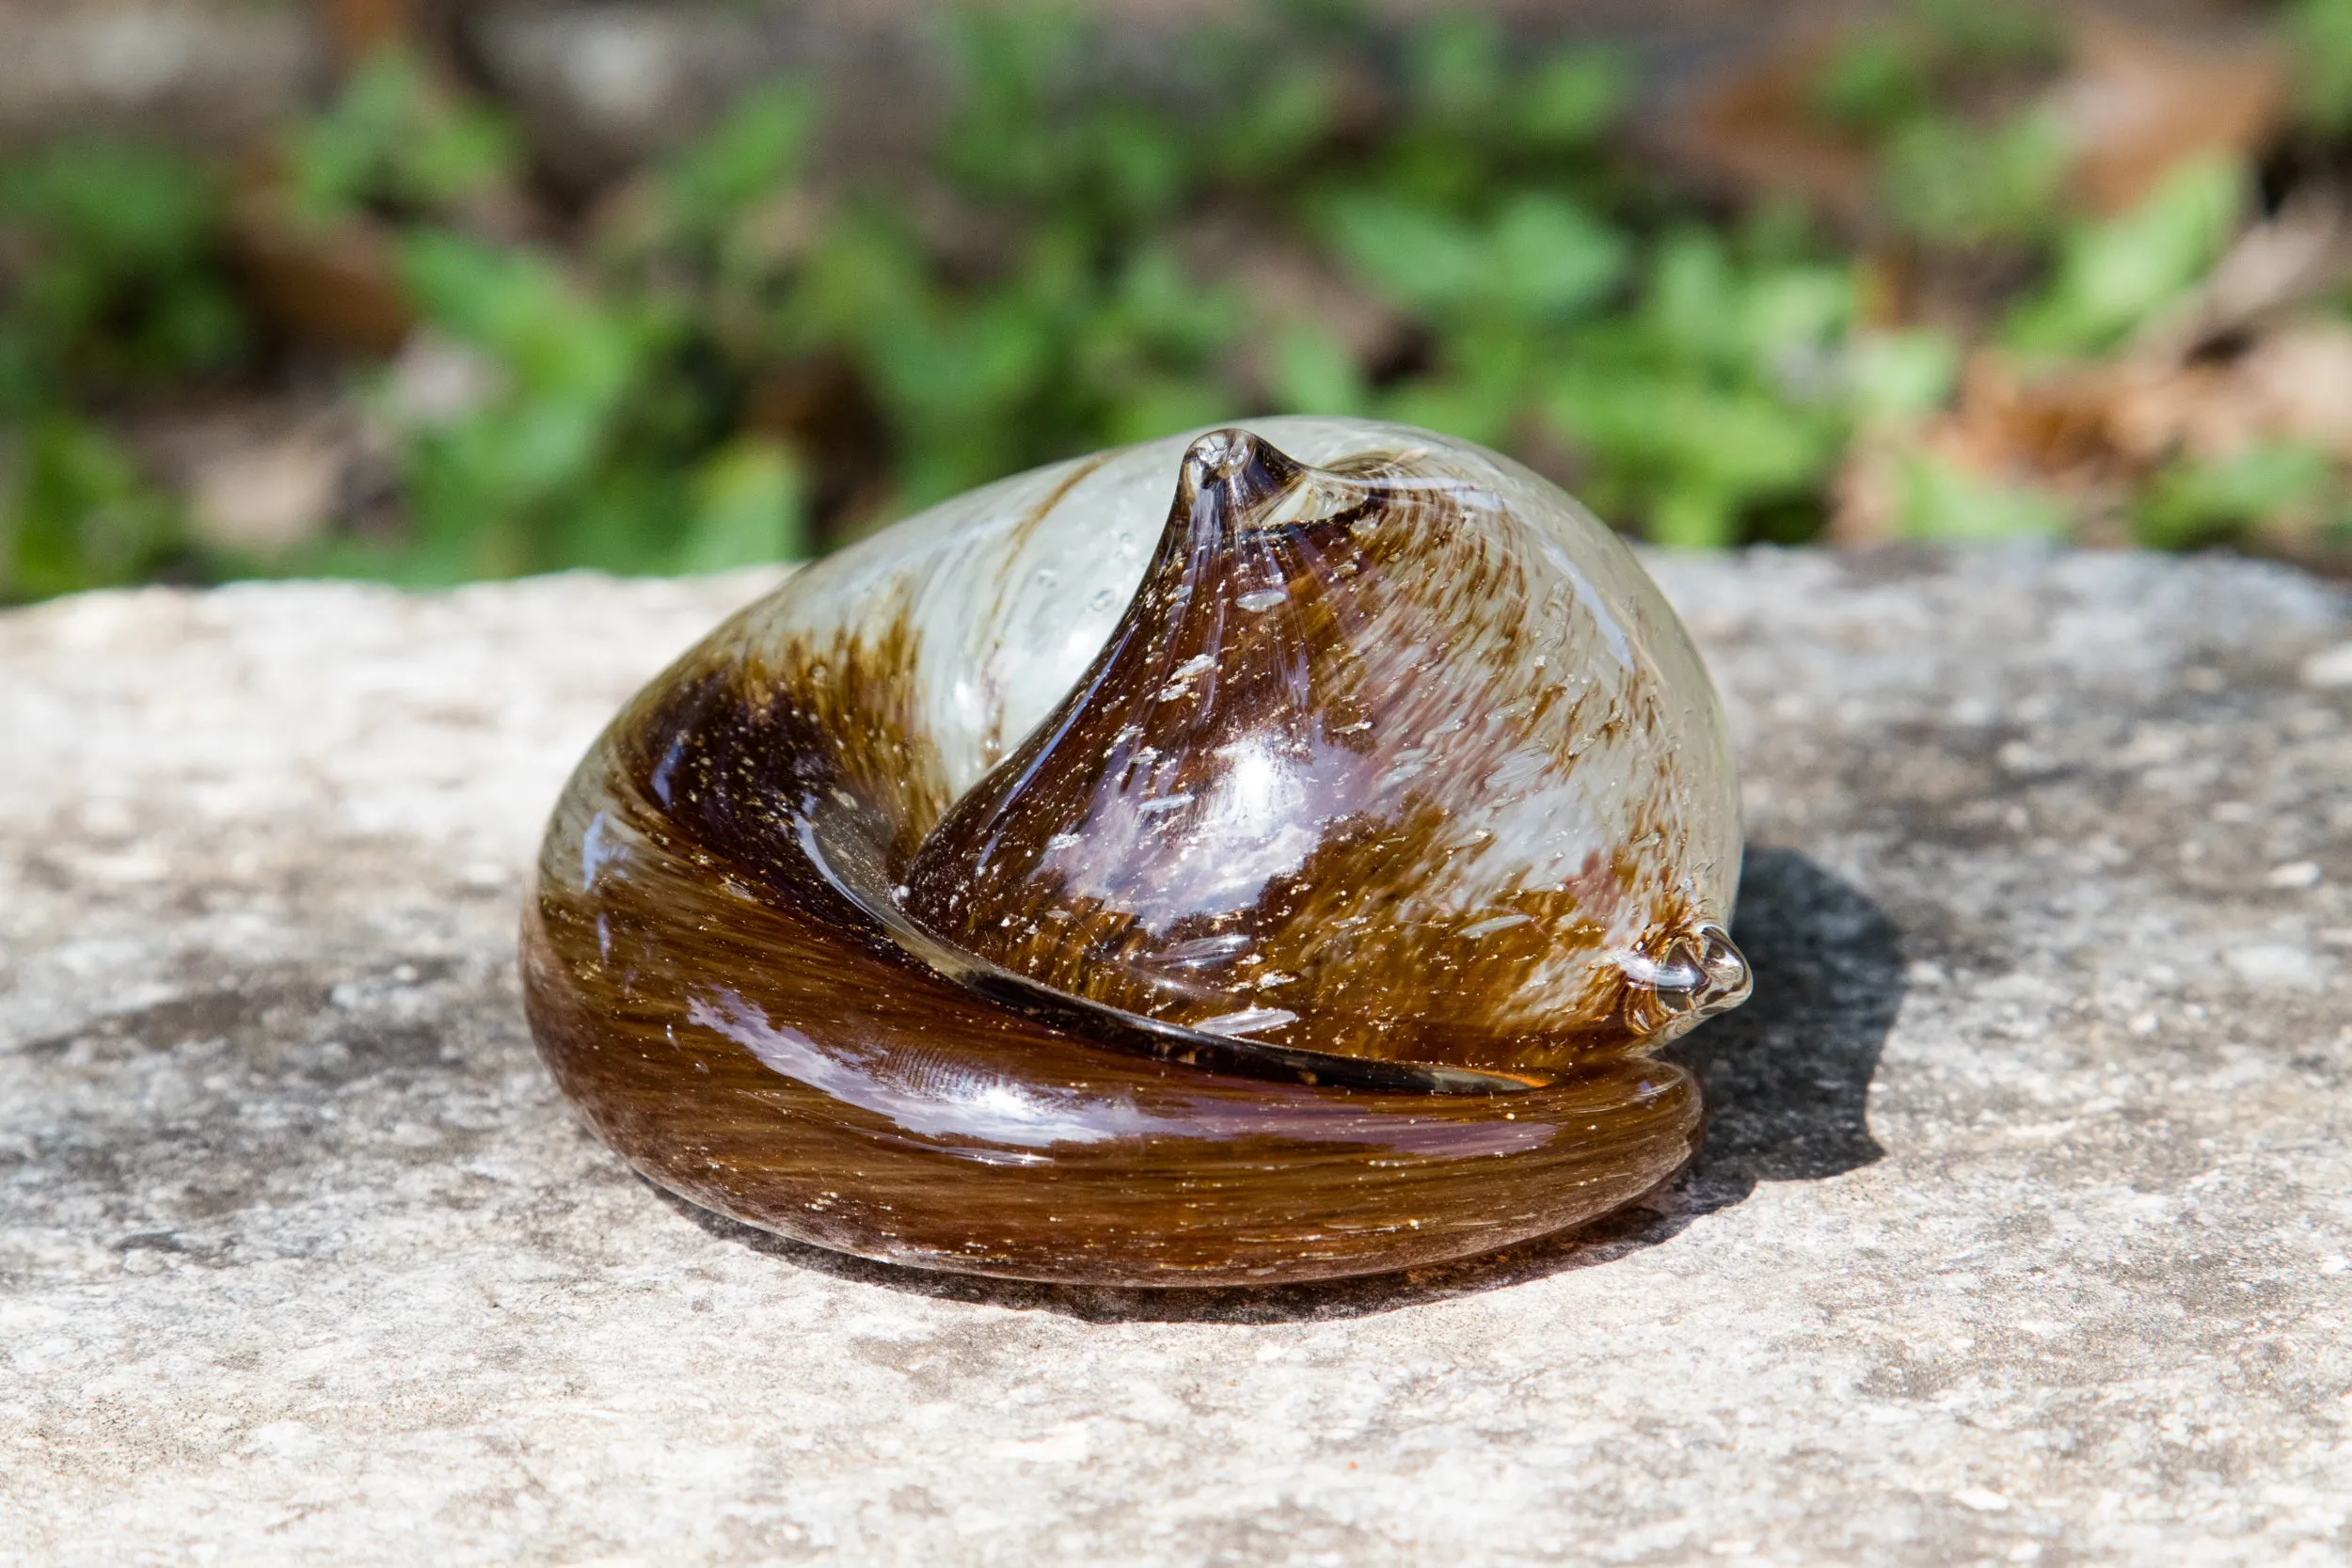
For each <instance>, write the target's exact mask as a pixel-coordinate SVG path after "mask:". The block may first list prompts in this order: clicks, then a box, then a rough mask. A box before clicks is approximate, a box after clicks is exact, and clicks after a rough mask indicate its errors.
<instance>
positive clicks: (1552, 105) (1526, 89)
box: [1515, 47, 1633, 152]
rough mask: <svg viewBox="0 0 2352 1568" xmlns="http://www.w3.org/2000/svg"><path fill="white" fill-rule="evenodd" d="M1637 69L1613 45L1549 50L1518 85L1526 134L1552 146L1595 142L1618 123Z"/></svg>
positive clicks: (1519, 110) (1519, 124)
mask: <svg viewBox="0 0 2352 1568" xmlns="http://www.w3.org/2000/svg"><path fill="white" fill-rule="evenodd" d="M1632 82H1633V73H1632V71H1630V69H1629V67H1628V65H1627V63H1626V60H1625V58H1624V56H1623V55H1619V54H1617V53H1616V52H1615V51H1613V50H1608V49H1595V48H1591V47H1578V48H1573V49H1563V50H1558V51H1555V52H1554V53H1552V54H1549V55H1545V56H1544V57H1543V58H1542V59H1541V60H1539V61H1537V62H1536V64H1535V68H1534V71H1530V72H1529V73H1528V77H1527V80H1526V82H1525V83H1524V84H1522V85H1521V87H1519V89H1518V105H1517V112H1516V116H1515V118H1516V119H1517V126H1516V129H1517V130H1518V134H1519V135H1520V137H1521V138H1522V139H1524V140H1525V141H1527V142H1528V143H1529V144H1531V145H1533V146H1534V147H1538V148H1543V149H1547V150H1552V151H1555V152H1556V151H1564V150H1569V149H1572V148H1581V147H1585V146H1589V145H1590V144H1591V143H1593V142H1595V141H1597V140H1598V139H1600V137H1601V136H1603V135H1606V134H1607V133H1608V132H1609V131H1610V130H1611V129H1612V128H1613V127H1614V126H1615V125H1616V123H1617V119H1618V117H1619V116H1620V115H1622V114H1623V113H1624V112H1625V106H1626V103H1628V101H1629V99H1630V98H1631V96H1632Z"/></svg>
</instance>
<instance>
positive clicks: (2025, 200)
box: [1881, 111, 2068, 245]
mask: <svg viewBox="0 0 2352 1568" xmlns="http://www.w3.org/2000/svg"><path fill="white" fill-rule="evenodd" d="M2067 158H2068V151H2067V141H2066V137H2065V135H2064V134H2063V132H2062V131H2061V130H2060V128H2059V126H2058V122H2057V120H2056V119H2054V118H2053V117H2052V116H2050V115H2048V114H2046V113H2042V112H2040V111H2028V112H2026V113H2024V114H2021V115H2018V116H2015V117H2013V118H2012V119H2010V120H2008V121H2007V122H2005V123H2003V124H2001V125H1999V126H1996V127H1994V128H1993V129H1992V130H1990V131H1987V130H1986V129H1985V128H1983V127H1981V126H1979V125H1974V124H1971V123H1969V122H1968V121H1966V120H1963V119H1950V118H1947V117H1945V116H1942V115H1936V114H1930V115H1924V116H1921V117H1920V118H1918V119H1913V120H1910V121H1908V122H1906V123H1905V124H1904V125H1903V126H1902V128H1901V129H1900V130H1899V132H1897V133H1896V134H1895V135H1894V137H1893V138H1892V140H1891V141H1890V142H1889V143H1888V145H1887V148H1886V154H1885V159H1884V165H1883V174H1882V177H1881V183H1882V186H1883V192H1884V199H1885V201H1886V205H1887V209H1888V211H1890V212H1891V213H1892V214H1894V217H1895V221H1896V223H1897V224H1898V225H1899V226H1900V227H1901V228H1902V229H1903V230H1905V231H1906V232H1908V233H1910V234H1912V235H1914V236H1915V237H1917V238H1919V239H1922V240H1925V241H1928V242H1929V243H1930V244H1932V245H1982V244H1986V243H1988V242H2010V243H2014V242H2023V241H2032V240H2037V239H2039V238H2041V237H2042V235H2044V234H2046V233H2047V232H2048V231H2049V230H2050V228H2051V226H2052V225H2053V224H2054V223H2055V222H2056V221H2057V215H2058V212H2059V209H2060V201H2059V197H2060V195H2061V186H2062V183H2063V182H2064V180H2065V176H2066V166H2067Z"/></svg>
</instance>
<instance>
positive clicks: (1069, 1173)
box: [523, 420, 1748, 1285]
mask: <svg viewBox="0 0 2352 1568" xmlns="http://www.w3.org/2000/svg"><path fill="white" fill-rule="evenodd" d="M1278 444H1279V445H1278ZM1171 480H1172V482H1173V488H1174V499H1173V501H1172V503H1171V502H1170V501H1169V500H1168V488H1169V484H1170V482H1171ZM1739 858H1740V835H1739V821H1738V812H1737V803H1736V800H1735V794H1734V784H1733V779H1732V773H1731V768H1730V763H1729V758H1728V754H1727V751H1726V745H1725V740H1724V732H1723V724H1722V720H1721V716H1720V714H1719V713H1718V711H1717V707H1716V703H1715V698H1714V694H1713V691H1712V689H1711V688H1710V687H1709V685H1708V679H1707V675H1706V673H1705V671H1704V669H1703V668H1702V667H1701V665H1700V663H1699V660H1698V658H1697V656H1696V655H1695V654H1694V653H1693V651H1692V648H1691V645H1690V642H1689V641H1688V639H1687V638H1686V637H1685V636H1684V634H1683V631H1682V629H1681V627H1680V626H1679V625H1678V624H1677V621H1676V620H1675V618H1674V615H1673V613H1672V611H1671V610H1668V609H1667V607H1666V605H1665V603H1664V601H1663V600H1662V599H1661V596H1660V595H1659V594H1658V592H1657V590H1656V589H1655V587H1654V586H1653V585H1652V584H1651V583H1650V582H1649V580H1648V578H1646V577H1645V574H1644V573H1643V572H1642V569H1641V567H1640V565H1639V564H1638V563H1637V562H1635V561H1634V560H1633V558H1632V556H1631V555H1630V554H1629V552H1628V551H1627V550H1626V548H1625V547H1624V546H1623V545H1622V544H1620V543H1619V542H1618V541H1617V540H1616V539H1615V538H1614V537H1613V535H1612V534H1610V532H1609V531H1607V530H1606V529H1604V528H1602V527H1601V526H1600V525H1598V524H1597V523H1596V522H1595V521H1594V520H1593V519H1592V518H1591V516H1590V515H1588V514H1586V513H1585V512H1584V511H1583V510H1582V509H1581V508H1580V507H1579V506H1578V505H1577V504H1576V503H1575V502H1574V501H1573V500H1571V499H1569V498H1567V497H1566V496H1565V495H1564V494H1562V493H1561V492H1560V491H1559V490H1557V489H1556V488H1554V487H1553V486H1551V485H1549V483H1545V482H1544V481H1542V480H1540V479H1538V478H1536V477H1535V476H1534V475H1533V474H1530V473H1528V472H1527V471H1526V470H1524V469H1521V468H1519V467H1517V466H1515V465H1513V464H1511V463H1509V462H1507V461H1506V460H1504V459H1502V458H1500V457H1497V456H1495V455H1494V454H1492V453H1490V452H1486V451H1483V450H1480V449H1478V448H1474V447H1470V446H1467V445H1465V444H1462V443H1459V442H1454V441H1451V440H1448V439H1445V438H1443V437H1440V436H1432V435H1430V434H1428V433H1426V432H1422V431H1414V430H1407V429H1404V428H1401V427H1397V426H1392V425H1381V424H1374V423H1369V422H1365V421H1338V420H1265V421H1263V422H1261V423H1259V424H1256V425H1254V426H1253V427H1252V428H1251V430H1249V431H1241V430H1225V431H1216V432H1212V433H1210V434H1208V435H1206V436H1200V437H1198V438H1197V439H1193V440H1190V441H1184V440H1177V441H1172V442H1158V443H1152V444H1148V445H1145V446H1140V447H1133V448H1127V449H1124V450H1121V451H1114V452H1109V453H1104V454H1102V455H1099V456H1096V457H1092V458H1088V459H1085V460H1082V461H1079V462H1074V463H1068V464H1063V465H1060V466H1058V467H1051V468H1045V469H1041V470H1039V471H1037V472H1035V473H1032V474H1026V475H1024V476H1021V477H1020V478H1017V479H1013V480H1009V481H1006V482H1005V483H1000V484H996V485H992V486H990V487H988V488H986V489H984V490H980V491H977V492H974V493H973V494H971V495H969V496H966V497H963V498H961V499H958V500H955V501H951V502H948V503H946V505H944V506H941V507H938V508H935V509H934V510H932V511H931V512H929V513H926V514H924V515H921V516H918V517H915V518H913V519H911V520H910V521H908V522H906V523H903V524H900V525H899V526H898V527H897V528H894V529H892V530H890V531H887V532H884V533H882V534H880V535H877V536H876V537H874V538H873V539H870V540H868V541H866V542H865V543H864V544H862V545H859V546H856V547H854V548H852V549H850V550H847V551H845V552H843V553H842V554H840V555H837V556H835V557H833V558H832V559H830V560H828V561H825V562H821V563H819V564H818V565H815V566H812V567H809V568H807V569H805V570H803V571H802V572H801V573H799V574H798V575H796V576H795V577H793V578H791V579H790V580H789V581H787V583H786V585H785V586H784V587H783V588H782V589H780V590H778V591H777V592H776V593H775V594H771V596H769V597H768V598H766V599H764V600H762V601H761V602H759V603H758V604H755V605H754V606H752V607H751V608H750V609H748V610H744V611H743V612H742V613H740V614H739V615H737V616H736V617H735V618H734V619H732V620H731V621H729V622H727V623H726V624H725V625H724V626H721V627H720V628H719V629H718V630H717V631H716V632H714V633H713V634H712V635H711V636H710V637H709V638H708V639H707V640H706V641H704V642H703V643H702V644H701V645H699V646H698V647H696V648H695V649H693V650H692V651H691V652H690V653H689V654H688V655H686V657H684V658H682V659H680V660H679V661H678V663H677V664H676V665H675V666H674V667H673V668H672V669H671V670H669V671H668V672H667V673H664V674H663V675H662V676H661V677H660V679H659V680H657V681H656V682H654V684H653V685H652V686H650V687H648V688H647V689H645V690H644V692H642V693H641V694H640V695H639V696H638V697H637V698H636V699H635V700H634V701H633V702H632V703H631V704H630V705H628V708H626V709H625V710H624V711H623V712H622V714H621V715H620V716H619V718H617V719H616V720H615V721H613V723H612V727H611V728H610V729H609V730H608V731H607V732H606V733H605V735H604V736H602V738H600V739H599V740H598V741H597V743H596V747H595V748H594V749H593V750H592V751H591V752H590V753H589V755H588V756H587V758H586V759H585V760H584V761H583V762H582V763H581V764H580V768H579V770H578V771H577V772H576V774H575V775H574V776H573V779H572V781H571V784H569V786H568V787H567V788H566V790H565V791H564V798H563V800H562V801H561V803H560V804H559V805H558V806H557V808H556V812H555V816H554V820H553V822H552V823H551V825H550V826H549V829H548V836H547V840H546V844H545V847H544V848H543V851H542V854H541V860H540V875H539V885H538V892H537V896H536V898H535V899H534V900H533V901H532V905H531V907H530V909H529V910H528V911H527V913H526V916H525V920H524V931H523V959H524V962H523V975H524V981H525V994H526V1001H527V1005H528V1008H529V1012H530V1017H531V1022H532V1032H533V1034H534V1036H535V1037H536V1038H537V1040H538V1044H539V1049H540V1052H541V1053H542V1055H543V1056H544V1057H545V1058H546V1060H547V1063H548V1067H549V1068H550V1069H552V1071H553V1072H554V1074H555V1077H556V1080H557V1082H558V1083H559V1084H560V1085H562V1086H563V1089H564V1092H565V1094H566V1095H568V1096H569V1097H570V1099H571V1100H572V1101H573V1103H574V1104H575V1105H576V1106H577V1107H578V1108H579V1109H580V1113H581V1114H582V1115H583V1116H584V1117H586V1118H587V1120H588V1121H589V1123H590V1124H591V1125H592V1126H593V1127H595V1128H596V1131H597V1132H599V1133H601V1134H602V1135H603V1136H604V1137H605V1138H606V1140H607V1141H608V1142H610V1143H611V1144H612V1147H613V1148H616V1149H617V1150H619V1151H620V1152H621V1154H622V1155H623V1156H624V1157H626V1158H627V1159H628V1161H629V1162H630V1163H631V1164H634V1165H636V1166H637V1167H638V1168H639V1169H640V1170H642V1171H644V1173H645V1174H646V1175H647V1176H649V1177H650V1178H652V1179H653V1180H655V1181H657V1182H660V1184H661V1185H662V1186H664V1187H667V1188H670V1189H671V1190H673V1191H675V1192H676V1193H679V1194H681V1195H683V1196H686V1197H688V1198H690V1199H691V1200H692V1201H694V1202H696V1203H699V1204H703V1205H706V1206H707V1207H708V1208H711V1209H714V1210H717V1211H719V1212H723V1213H726V1214H729V1215H733V1216H734V1217H736V1218H738V1219H740V1220H743V1221H746V1222H748V1223H750V1224H752V1225H755V1226H760V1227H765V1228H768V1229H771V1230H774V1231H779V1232H782V1233H784V1234H786V1235H789V1236H793V1237H797V1238H801V1239H803V1240H805V1241H809V1242H813V1243H818V1244H821V1245H824V1246H829V1247H834V1248H838V1249H841V1250H844V1251H848V1252H852V1253H858V1254H862V1255H864V1256H866V1257H871V1258H878V1259H887V1260H890V1261H893V1262H898V1263H905V1264H914V1265H917V1266H921V1267H927V1268H938V1269H956V1270H965V1271H970V1272H975V1273H982V1274H994V1275H1012V1276H1018V1277H1023V1278H1031V1279H1044V1280H1059V1281H1071V1282H1091V1283H1112V1284H1143V1285H1152V1284H1164V1285H1185V1284H1220V1285H1230V1284H1240V1283H1263V1282H1278V1281H1297V1280H1311V1279H1319V1278H1328V1277H1333V1276H1338V1275H1354V1274H1365V1273H1374V1272H1379V1271H1384V1270H1391V1269H1397V1268H1403V1267H1407V1266H1411V1265H1414V1264H1420V1263H1427V1262H1433V1261H1438V1260H1441V1259H1454V1258H1460V1257H1465V1256H1469V1255H1471V1254H1475V1253H1478V1252H1483V1251H1486V1250H1489V1249H1492V1248H1495V1247H1498V1246H1502V1245H1505V1244H1508V1243H1514V1242H1518V1241H1522V1240H1525V1239H1528V1238H1531V1237H1534V1236H1538V1235H1543V1234H1546V1233H1549V1232H1551V1231H1555V1230H1559V1229H1562V1228H1564V1227H1570V1226H1574V1225H1577V1224H1581V1223H1582V1222H1584V1221H1587V1220H1590V1219H1593V1218H1595V1217H1597V1216H1598V1215H1600V1214H1603V1213H1605V1212H1609V1211H1610V1210H1613V1209H1615V1208H1617V1207H1619V1206H1621V1205H1623V1204H1625V1203H1628V1202H1629V1201H1631V1200H1632V1199H1634V1198H1636V1197H1639V1196H1642V1195H1643V1194H1645V1193H1646V1192H1648V1191H1650V1190H1651V1189H1653V1188H1655V1187H1656V1186H1658V1185H1659V1184H1660V1183H1661V1182H1663V1181H1665V1180H1668V1179H1669V1178H1671V1177H1672V1176H1673V1175H1674V1174H1675V1173H1676V1172H1677V1170H1679V1169H1680V1167H1681V1166H1682V1165H1683V1164H1684V1163H1685V1162H1686V1161H1687V1160H1688V1159H1689V1157H1690V1154H1691V1151H1692V1143H1693V1139H1694V1138H1695V1136H1696V1133H1697V1130H1698V1127H1699V1123H1700V1106H1699V1100H1698V1094H1697V1090H1696V1087H1695V1085H1694V1084H1693V1083H1692V1079H1691V1077H1690V1076H1689V1074H1688V1073H1687V1072H1685V1071H1684V1070H1683V1069H1680V1068H1678V1067H1677V1066H1674V1065H1672V1064H1671V1063H1667V1062H1663V1061H1661V1060H1659V1059H1657V1058H1656V1057H1655V1056H1654V1055H1653V1054H1652V1053H1653V1052H1654V1051H1655V1049H1656V1048H1657V1047H1658V1046H1659V1045H1660V1044H1661V1043H1663V1042H1664V1041H1666V1040H1668V1039H1670V1038H1672V1037H1674V1036H1675V1035H1677V1034H1678V1033H1679V1032H1680V1031H1682V1030H1683V1029H1686V1028H1688V1027H1689V1026H1690V1025H1691V1024H1692V1022H1696V1021H1697V1020H1698V1019H1700V1018H1702V1017H1705V1016H1706V1015H1708V1013H1711V1012H1715V1011H1719V1010H1721V1009H1723V1008H1724V1007H1727V1006H1733V1005H1735V1004H1736V1003H1737V1002H1739V1001H1740V999H1741V998H1742V997H1743V996H1745V994H1746V992H1747V985H1748V980H1747V971H1746V966H1745V965H1744V963H1743V962H1742V961H1741V959H1740V955H1739V953H1738V951H1737V949H1736V948H1734V947H1733V946H1732V944H1731V942H1730V940H1729V938H1728V937H1727V936H1726V935H1725V934H1724V925H1725V923H1726V922H1727V920H1728V917H1729V913H1730V908H1729V900H1730V896H1731V890H1732V887H1733V884H1734V882H1735V880H1736V878H1737V874H1738V869H1739Z"/></svg>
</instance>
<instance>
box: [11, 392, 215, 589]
mask: <svg viewBox="0 0 2352 1568" xmlns="http://www.w3.org/2000/svg"><path fill="white" fill-rule="evenodd" d="M13 467H14V470H15V472H14V475H13V480H14V483H11V484H9V485H8V488H7V490H6V491H5V492H0V599H34V598H43V597H47V596H49V595H51V594H71V593H75V592H78V591H80V590H83V589H87V588H103V587H107V586H110V585H113V584H117V583H127V582H136V581H138V580H140V579H141V578H144V577H146V576H147V575H148V574H149V573H151V572H152V571H153V570H155V569H156V567H157V566H158V565H160V564H161V563H162V562H164V560H165V559H166V558H167V556H168V555H169V554H171V553H172V552H173V551H174V550H175V549H176V548H177V547H178V546H179V545H180V543H181V529H180V524H181V515H180V509H179V507H178V506H177V504H176V503H175V502H174V501H173V500H172V499H171V498H169V497H168V496H166V495H164V494H163V493H162V492H160V491H158V490H157V489H155V488H154V487H153V486H151V484H149V483H148V482H147V480H146V478H145V477H144V476H143V475H142V474H141V473H140V472H139V470H138V467H137V465H136V464H135V463H134V462H133V461H132V458H131V455H130V453H129V452H128V451H125V450H124V449H123V448H122V446H121V445H120V444H119V442H117V441H116V440H115V438H114V437H113V436H109V435H108V434H106V432H105V431H103V430H102V429H100V428H99V427H98V426H97V425H95V424H91V423H88V422H87V421H85V420H79V419H75V418H73V417H72V416H70V415H65V414H58V413H52V414H48V415H45V416H43V417H40V418H38V419H36V420H32V421H31V422H30V423H29V424H28V425H26V426H25V427H24V430H23V432H22V436H21V439H20V440H19V442H18V443H17V451H16V454H15V461H14V465H13ZM6 475H7V470H6V468H0V477H5V476H6Z"/></svg>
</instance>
